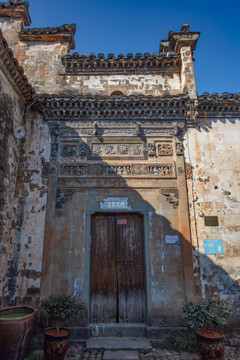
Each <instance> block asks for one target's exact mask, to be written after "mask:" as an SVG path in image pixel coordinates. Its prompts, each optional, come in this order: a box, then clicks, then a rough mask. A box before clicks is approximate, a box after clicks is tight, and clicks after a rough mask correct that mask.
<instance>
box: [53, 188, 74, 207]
mask: <svg viewBox="0 0 240 360" xmlns="http://www.w3.org/2000/svg"><path fill="white" fill-rule="evenodd" d="M73 194H74V190H73V189H57V196H56V209H62V207H63V204H65V203H67V202H68V201H69V200H70V199H71V197H72V195H73Z"/></svg>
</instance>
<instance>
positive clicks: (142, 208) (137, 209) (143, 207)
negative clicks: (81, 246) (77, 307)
mask: <svg viewBox="0 0 240 360" xmlns="http://www.w3.org/2000/svg"><path fill="white" fill-rule="evenodd" d="M129 203H130V208H131V210H130V209H129V207H128V208H127V209H121V210H120V209H108V210H102V209H101V203H100V201H96V202H89V203H88V204H87V219H86V248H85V249H86V257H85V261H86V263H85V299H84V301H85V304H86V308H87V311H88V322H90V281H91V276H90V275H91V219H92V215H94V214H95V213H102V214H107V213H113V212H114V213H117V214H121V213H129V214H131V213H138V214H141V215H143V226H144V240H143V241H144V261H145V274H146V325H150V322H151V285H150V251H149V232H148V205H147V203H146V202H144V201H140V202H129Z"/></svg>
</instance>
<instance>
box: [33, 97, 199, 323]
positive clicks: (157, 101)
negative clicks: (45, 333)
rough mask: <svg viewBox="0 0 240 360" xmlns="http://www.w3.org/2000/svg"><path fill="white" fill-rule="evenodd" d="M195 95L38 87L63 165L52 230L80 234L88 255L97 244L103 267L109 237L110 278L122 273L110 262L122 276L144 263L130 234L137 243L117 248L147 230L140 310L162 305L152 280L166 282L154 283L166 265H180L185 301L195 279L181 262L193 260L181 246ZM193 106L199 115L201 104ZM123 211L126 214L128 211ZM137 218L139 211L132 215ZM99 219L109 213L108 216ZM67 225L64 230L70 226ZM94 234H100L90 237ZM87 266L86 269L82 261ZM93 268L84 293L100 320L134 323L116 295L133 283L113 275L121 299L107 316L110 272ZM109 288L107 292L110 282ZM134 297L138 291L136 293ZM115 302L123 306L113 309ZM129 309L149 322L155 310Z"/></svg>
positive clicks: (54, 158)
mask: <svg viewBox="0 0 240 360" xmlns="http://www.w3.org/2000/svg"><path fill="white" fill-rule="evenodd" d="M188 103H189V99H188V98H187V96H185V95H176V96H170V95H166V96H164V97H152V96H129V97H126V96H120V97H114V96H113V97H106V96H105V97H99V96H95V97H93V96H85V97H83V96H76V97H75V96H66V97H65V96H62V95H51V96H46V95H41V96H39V103H38V106H39V107H40V109H41V110H42V112H43V115H44V117H45V119H46V120H47V121H48V124H49V128H50V133H51V134H52V147H51V163H50V167H54V168H55V169H56V171H55V172H54V173H52V174H51V173H50V172H49V179H50V186H49V194H48V196H49V199H50V198H53V194H56V196H55V198H54V200H55V203H56V206H55V207H54V211H55V213H53V210H52V207H51V203H49V204H48V206H49V209H50V210H49V211H50V213H51V214H52V217H53V218H54V222H55V223H54V224H55V225H54V230H53V231H54V234H55V235H54V236H55V238H57V239H58V238H59V239H62V237H63V236H65V239H64V241H63V240H62V241H63V243H64V244H65V243H66V242H71V241H73V243H74V244H75V245H74V246H75V248H76V249H77V248H78V246H79V245H78V244H79V243H80V242H81V244H82V245H81V246H82V247H83V248H84V252H86V254H87V255H86V263H87V264H90V257H89V258H88V256H89V254H90V253H92V254H93V252H94V251H97V252H98V256H99V259H95V258H94V255H92V256H93V257H92V258H91V261H92V263H93V264H96V263H98V264H99V266H101V264H102V261H103V260H102V259H101V256H102V255H101V254H103V253H102V247H103V246H105V250H104V254H105V255H104V256H105V257H106V259H107V256H108V255H109V254H110V253H111V264H112V265H111V264H110V263H109V261H107V260H106V269H108V275H109V276H110V277H111V276H112V275H111V274H113V273H115V271H112V270H113V269H115V268H117V269H120V270H121V274H122V275H121V276H122V277H123V278H124V274H125V272H126V271H129V269H130V268H129V266H130V265H129V264H130V262H131V265H132V268H133V269H135V270H134V271H138V270H136V269H137V267H135V266H134V264H135V263H136V259H135V258H134V256H135V253H136V252H135V250H134V249H135V248H134V247H133V245H132V243H131V241H130V242H129V243H128V246H129V249H127V248H126V249H122V248H121V247H119V246H120V244H125V240H124V239H126V236H125V235H124V234H126V233H128V234H132V235H133V234H135V235H136V238H135V237H134V236H135V235H134V236H133V238H134V239H135V240H134V241H135V243H136V246H137V247H138V246H139V239H142V240H141V241H142V243H141V246H142V247H141V251H140V249H138V250H139V251H140V252H139V254H140V253H141V257H142V258H141V264H145V265H143V266H142V268H141V269H142V270H141V271H143V274H142V275H141V278H142V279H145V277H146V284H145V280H144V281H143V284H142V288H141V295H137V292H136V296H137V297H138V298H139V296H141V297H142V298H141V299H140V300H141V301H139V304H142V305H141V309H142V308H144V309H146V304H148V309H149V307H150V305H149V304H150V303H151V301H153V302H155V305H154V306H156V307H159V306H163V305H159V304H158V302H157V300H156V299H157V298H156V299H154V298H153V299H151V293H150V291H149V290H147V289H149V288H150V287H149V284H150V282H151V281H152V285H151V286H152V287H153V291H156V292H157V291H158V290H157V289H155V290H154V286H155V285H154V284H156V283H157V282H158V281H159V278H160V279H162V281H163V282H164V281H165V280H164V279H163V277H164V276H165V275H163V272H162V268H164V267H165V266H166V267H171V269H172V268H174V269H175V270H174V271H175V273H177V274H178V275H177V276H176V279H175V281H176V283H177V284H178V285H177V286H178V288H179V289H181V290H180V295H179V296H180V298H181V299H182V302H183V301H185V296H186V295H185V291H188V290H185V289H187V288H188V286H189V285H188V284H189V283H191V281H190V280H191V279H189V275H186V276H185V275H184V274H183V270H182V272H181V271H180V272H179V269H183V268H184V261H188V260H187V259H189V255H188V251H190V250H191V249H190V248H189V247H188V246H187V247H186V248H185V247H184V246H183V244H185V243H187V241H188V242H189V233H188V230H189V227H188V225H187V226H186V224H188V212H187V211H186V209H187V195H186V179H185V164H184V158H183V153H184V149H183V144H182V137H183V135H184V132H185V129H186V127H187V126H189V124H188V123H187V121H186V119H187V111H188ZM191 106H192V105H191ZM191 111H192V112H191V114H193V107H191ZM49 201H50V200H49ZM140 204H141V205H140ZM86 209H87V210H86ZM124 211H125V212H127V213H125V214H124ZM133 218H134V219H135V218H136V219H137V220H136V221H135V222H134V221H133ZM95 219H97V221H95ZM101 219H104V224H103V223H102V222H101ZM139 224H141V226H140V225H139ZM159 224H161V226H160V225H159ZM133 225H134V231H133V228H132V226H133ZM181 226H184V234H185V235H184V236H186V237H188V240H186V239H185V238H183V236H182V235H181V233H182V232H183V230H182V229H181ZM62 229H65V230H64V231H65V233H64V232H63V231H62ZM106 229H107V238H106V239H107V240H106V242H105V240H104V239H105V235H106V234H105V233H106ZM101 232H103V233H104V234H105V235H104V237H102V236H100V235H99V236H95V235H96V234H100V233H101ZM79 234H80V235H79ZM113 234H115V235H114V236H116V239H117V241H118V244H119V245H118V249H117V258H116V259H115V258H114V256H115V255H114V254H115V250H114V249H113V247H112V246H113V245H112V244H113ZM132 235H131V236H132ZM143 235H144V236H143ZM143 237H144V239H143ZM166 238H167V239H175V238H177V239H178V241H170V240H169V241H165V239H166ZM70 239H71V240H70ZM92 239H94V241H95V240H96V241H97V242H98V243H94V245H92ZM100 239H101V240H100ZM114 239H115V238H114ZM130 239H131V237H130ZM150 239H151V240H150ZM114 241H115V240H114ZM143 241H144V243H143ZM64 246H65V245H64ZM85 246H86V248H85ZM134 246H135V245H134ZM169 247H173V249H174V250H173V252H172V254H171V257H167V256H166V259H167V260H162V252H165V253H166V254H167V252H168V251H169ZM182 247H183V250H181V249H182ZM96 249H97V250H96ZM71 251H72V250H71ZM76 251H77V250H76ZM129 251H131V252H132V255H131V259H130V260H129V258H126V254H127V253H129ZM149 252H150V254H151V258H152V265H151V266H154V268H155V269H156V270H155V272H154V273H153V274H152V279H150V277H149V275H147V274H148V272H147V271H146V268H147V266H148V267H149V263H148V261H149V260H148V259H149V258H148V255H149ZM153 254H154V255H153ZM168 258H169V260H168ZM119 259H121V260H119ZM112 262H114V266H113V263H112ZM125 262H126V265H125ZM136 264H137V263H136ZM89 266H90V265H89ZM111 269H112V270H111ZM127 269H128V270H127ZM79 271H80V273H81V270H80V269H79ZM87 271H89V270H87ZM171 271H173V270H171ZM90 273H91V279H89V280H88V282H86V289H85V293H86V294H90V293H91V295H90V298H87V300H86V302H87V303H88V304H90V313H89V319H90V320H91V321H93V322H96V323H97V322H99V321H106V322H111V321H112V320H111V319H115V320H116V319H117V320H118V321H119V322H121V321H123V322H127V321H128V319H127V318H126V317H125V316H122V315H119V314H118V311H116V306H115V305H114V304H117V303H118V299H119V297H118V295H117V294H118V293H119V294H120V293H121V294H123V298H125V295H124V294H125V292H126V291H128V290H127V289H126V288H123V289H117V285H116V284H115V282H116V281H117V280H116V279H117V278H116V277H115V275H114V276H113V278H112V279H110V278H109V280H107V282H109V281H111V283H112V284H113V286H111V287H110V288H111V292H114V294H111V296H113V300H112V301H111V299H110V300H108V301H109V303H111V304H112V305H113V308H112V307H110V309H112V310H111V311H110V310H109V311H105V310H106V309H105V310H104V313H105V314H108V316H107V318H106V317H105V316H104V314H102V315H100V312H101V311H102V310H101V311H100V310H99V311H97V312H96V311H95V310H94V309H95V308H96V306H97V307H98V309H104V304H105V300H106V299H105V297H104V296H102V297H101V301H102V303H101V305H99V299H98V296H97V295H96V293H97V291H98V290H99V289H101V288H102V286H105V285H106V284H105V283H104V284H101V281H102V280H100V278H102V277H97V278H96V277H95V275H94V274H95V270H94V269H93V268H91V272H90ZM76 276H77V275H76ZM134 276H135V275H134ZM93 277H94V278H93ZM94 279H95V280H94ZM96 279H98V280H96ZM167 281H168V280H167ZM184 281H185V282H187V284H185V285H186V286H185V288H183V287H182V284H183V282H184ZM103 282H104V281H103ZM124 284H125V283H124ZM124 286H125V285H123V287H124ZM53 287H54V285H53ZM106 289H108V290H106V291H109V287H107V288H106ZM56 290H57V289H56ZM131 291H132V290H131ZM137 291H138V290H137ZM169 291H170V293H171V290H169ZM189 292H190V290H189ZM134 296H135V295H133V294H132V295H131V299H134ZM145 297H146V298H145ZM120 298H121V296H120ZM112 305H111V306H112ZM99 306H100V307H99ZM125 306H128V305H126V304H125V305H124V306H123V308H121V306H120V307H119V309H120V310H119V311H125V310H124V309H125ZM129 306H130V305H129ZM139 306H140V305H139ZM112 311H113V312H114V314H115V315H114V316H113V317H112V314H111V312H112ZM144 311H145V310H144ZM148 311H150V310H148ZM116 314H117V315H116ZM129 314H134V316H133V315H131V316H133V318H132V321H135V322H138V321H139V322H141V321H143V320H144V321H145V317H148V316H150V314H145V313H144V315H141V316H139V317H136V312H134V311H132V310H129ZM115 320H114V321H115Z"/></svg>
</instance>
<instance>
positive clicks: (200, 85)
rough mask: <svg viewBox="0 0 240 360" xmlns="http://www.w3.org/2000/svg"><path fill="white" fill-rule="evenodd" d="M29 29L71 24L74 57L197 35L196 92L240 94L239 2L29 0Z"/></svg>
mask: <svg viewBox="0 0 240 360" xmlns="http://www.w3.org/2000/svg"><path fill="white" fill-rule="evenodd" d="M29 4H30V8H29V11H30V15H31V19H32V24H31V27H45V26H50V27H52V26H53V27H54V26H60V25H62V24H71V23H76V25H77V32H76V36H75V41H76V49H75V50H74V51H77V52H79V53H82V52H84V53H87V54H89V53H90V52H95V53H100V52H102V53H104V54H108V53H114V54H115V55H117V54H118V53H119V52H123V53H129V52H131V53H134V54H135V53H137V52H142V53H144V52H150V53H152V52H153V51H158V50H159V42H160V40H162V39H166V38H167V33H168V30H174V31H179V30H180V28H181V25H182V24H186V23H187V24H189V25H190V30H193V31H201V35H200V38H199V41H198V44H197V49H196V51H195V53H194V58H195V60H196V61H195V62H194V70H195V78H196V83H197V90H198V93H199V94H201V93H203V92H205V91H208V92H215V91H216V92H219V93H222V92H224V91H228V92H230V93H231V92H236V91H238V92H240V65H239V64H240V21H239V19H240V0H232V1H231V2H230V1H221V0H217V1H215V0H208V1H205V0H201V1H194V0H191V1H187V0H185V1H184V0H182V1H180V0H171V1H166V0H165V1H162V0H113V1H110V0H90V1H88V0H84V1H83V0H29Z"/></svg>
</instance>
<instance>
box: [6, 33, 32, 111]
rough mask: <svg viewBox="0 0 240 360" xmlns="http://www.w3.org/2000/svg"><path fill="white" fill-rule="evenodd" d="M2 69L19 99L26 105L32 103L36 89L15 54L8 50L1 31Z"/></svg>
mask: <svg viewBox="0 0 240 360" xmlns="http://www.w3.org/2000/svg"><path fill="white" fill-rule="evenodd" d="M0 67H1V69H2V71H3V72H4V74H5V76H6V77H7V78H8V80H9V81H10V82H11V84H12V85H13V87H14V89H15V90H16V92H17V93H18V95H19V97H20V98H21V100H22V101H23V103H24V104H25V105H27V104H30V103H31V102H32V95H33V94H34V92H35V91H34V89H33V87H32V85H31V84H29V82H28V79H27V77H26V76H25V75H24V70H23V68H22V67H21V66H19V64H18V61H17V59H16V58H15V57H14V56H13V52H12V50H11V49H10V48H8V44H7V41H6V40H5V39H4V37H3V36H2V32H1V30H0Z"/></svg>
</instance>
